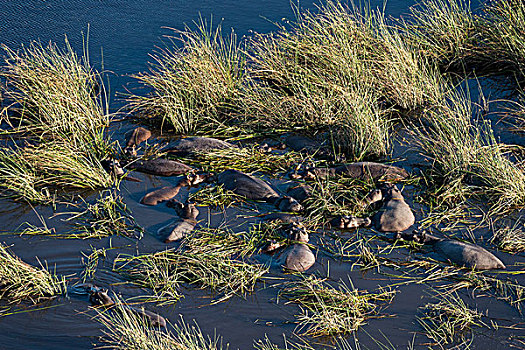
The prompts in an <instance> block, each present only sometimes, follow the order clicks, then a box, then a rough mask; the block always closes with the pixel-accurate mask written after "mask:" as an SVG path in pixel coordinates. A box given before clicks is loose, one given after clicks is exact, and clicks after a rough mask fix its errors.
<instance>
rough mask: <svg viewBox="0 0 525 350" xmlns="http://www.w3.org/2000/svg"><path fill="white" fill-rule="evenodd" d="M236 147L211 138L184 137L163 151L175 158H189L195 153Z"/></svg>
mask: <svg viewBox="0 0 525 350" xmlns="http://www.w3.org/2000/svg"><path fill="white" fill-rule="evenodd" d="M234 147H237V146H236V145H234V144H231V143H229V142H226V141H222V140H218V139H214V138H211V137H186V138H183V139H180V140H177V141H176V142H174V143H173V144H172V145H171V146H170V147H169V148H167V149H166V150H165V151H166V152H168V153H172V154H175V155H177V156H182V157H185V156H191V155H194V154H195V153H207V152H211V151H216V150H221V149H228V148H234Z"/></svg>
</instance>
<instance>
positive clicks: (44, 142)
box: [0, 40, 116, 203]
mask: <svg viewBox="0 0 525 350" xmlns="http://www.w3.org/2000/svg"><path fill="white" fill-rule="evenodd" d="M4 50H5V52H6V59H5V65H4V69H3V70H2V71H1V72H0V76H1V77H2V78H3V79H5V81H6V84H5V87H4V89H3V90H2V94H3V96H5V98H6V102H8V103H10V105H9V106H8V108H7V110H8V113H7V114H6V117H5V122H6V124H7V125H8V126H9V127H8V128H7V129H6V130H2V134H5V135H9V136H10V137H12V138H13V140H12V142H11V143H10V144H9V145H7V147H5V149H3V150H2V152H1V154H0V158H1V159H2V162H0V187H2V188H3V189H4V190H5V191H3V192H4V194H5V195H6V196H8V197H11V198H13V199H17V200H25V201H28V202H30V203H49V202H52V201H53V200H54V197H55V192H56V190H58V189H62V188H69V189H91V190H93V189H99V188H108V187H111V186H113V185H114V184H115V180H116V178H115V177H114V176H112V174H110V172H109V171H106V169H105V168H104V166H103V162H104V161H106V160H108V159H109V158H111V157H112V153H113V150H112V147H113V145H112V143H111V142H110V140H109V138H108V137H107V135H106V128H107V126H108V125H109V122H110V114H109V112H108V108H109V107H108V104H107V101H106V94H105V90H104V85H103V84H102V78H101V76H100V74H99V73H98V72H96V71H95V70H94V69H93V68H91V67H90V66H89V57H88V56H87V53H85V54H84V56H83V57H82V58H80V57H78V55H77V54H76V53H75V51H74V50H73V48H72V47H71V46H70V45H69V43H68V42H67V40H66V45H65V49H60V48H58V47H57V45H55V44H49V45H48V46H43V45H42V44H40V43H32V44H30V45H29V46H28V47H25V48H22V49H21V50H19V51H14V50H11V49H9V48H7V47H4ZM18 137H26V138H29V139H30V140H31V142H27V145H26V146H25V147H24V146H21V145H20V143H17V142H15V140H14V138H18Z"/></svg>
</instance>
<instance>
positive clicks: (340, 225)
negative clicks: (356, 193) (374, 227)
mask: <svg viewBox="0 0 525 350" xmlns="http://www.w3.org/2000/svg"><path fill="white" fill-rule="evenodd" d="M371 224H372V221H371V220H370V218H358V217H355V216H347V215H343V216H338V217H335V218H333V219H332V220H330V223H329V225H330V227H332V228H337V229H340V230H349V229H353V228H358V227H368V226H370V225H371Z"/></svg>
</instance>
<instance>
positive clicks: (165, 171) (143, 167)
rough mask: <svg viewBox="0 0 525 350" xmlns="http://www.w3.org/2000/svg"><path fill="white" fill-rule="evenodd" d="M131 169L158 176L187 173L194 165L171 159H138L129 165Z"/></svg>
mask: <svg viewBox="0 0 525 350" xmlns="http://www.w3.org/2000/svg"><path fill="white" fill-rule="evenodd" d="M127 167H128V168H129V169H132V170H136V171H139V172H141V173H146V174H150V175H158V176H175V175H182V174H186V173H188V172H190V171H192V170H193V168H192V167H190V166H188V165H186V164H183V163H180V162H177V161H174V160H170V159H164V158H157V159H153V160H137V161H134V162H131V163H129V164H128V165H127Z"/></svg>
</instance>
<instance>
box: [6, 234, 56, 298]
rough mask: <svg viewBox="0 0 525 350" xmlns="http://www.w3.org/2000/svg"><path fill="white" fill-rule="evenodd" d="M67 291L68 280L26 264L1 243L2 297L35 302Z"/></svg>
mask: <svg viewBox="0 0 525 350" xmlns="http://www.w3.org/2000/svg"><path fill="white" fill-rule="evenodd" d="M65 292H66V281H65V279H64V278H63V277H62V278H60V277H58V276H56V275H54V274H53V273H50V272H48V271H46V270H44V269H38V268H35V267H33V266H31V265H29V264H26V263H25V262H23V261H22V260H20V259H19V258H18V257H16V256H14V255H13V254H11V253H10V252H9V251H8V249H7V247H5V246H4V245H3V244H0V298H6V299H7V300H9V301H10V302H12V303H19V302H22V301H30V302H32V303H34V304H36V303H38V302H40V301H43V300H46V299H49V298H52V297H54V296H57V295H60V294H63V293H65Z"/></svg>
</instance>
